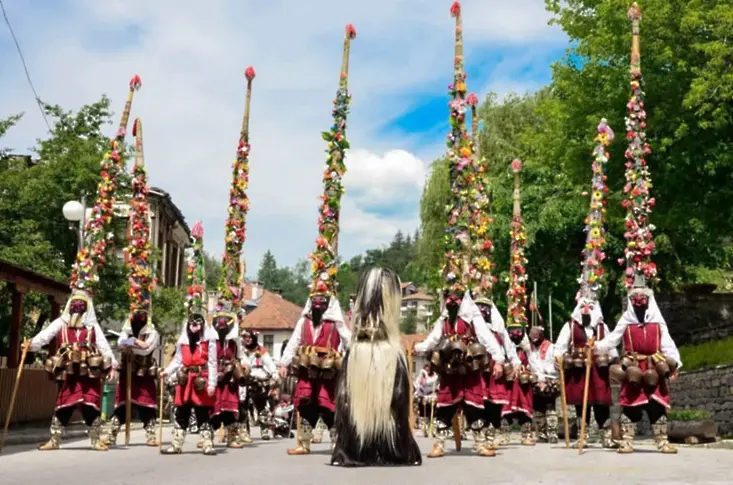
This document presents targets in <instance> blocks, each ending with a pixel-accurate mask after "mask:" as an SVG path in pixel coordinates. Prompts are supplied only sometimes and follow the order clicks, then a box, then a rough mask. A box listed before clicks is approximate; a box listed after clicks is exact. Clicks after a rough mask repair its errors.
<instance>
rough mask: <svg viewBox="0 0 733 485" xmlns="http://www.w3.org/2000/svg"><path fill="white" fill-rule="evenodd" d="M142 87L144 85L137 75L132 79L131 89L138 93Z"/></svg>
mask: <svg viewBox="0 0 733 485" xmlns="http://www.w3.org/2000/svg"><path fill="white" fill-rule="evenodd" d="M142 85H143V83H142V81H141V80H140V76H138V75H137V74H135V75H134V76H132V79H130V89H132V90H134V91H137V90H138V89H140V87H141V86H142Z"/></svg>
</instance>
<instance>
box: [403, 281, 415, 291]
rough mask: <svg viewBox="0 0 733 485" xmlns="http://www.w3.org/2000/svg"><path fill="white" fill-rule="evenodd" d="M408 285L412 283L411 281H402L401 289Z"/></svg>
mask: <svg viewBox="0 0 733 485" xmlns="http://www.w3.org/2000/svg"><path fill="white" fill-rule="evenodd" d="M410 285H412V281H405V282H404V283H402V289H403V290H404V289H405V288H407V287H408V286H410ZM413 286H414V285H413Z"/></svg>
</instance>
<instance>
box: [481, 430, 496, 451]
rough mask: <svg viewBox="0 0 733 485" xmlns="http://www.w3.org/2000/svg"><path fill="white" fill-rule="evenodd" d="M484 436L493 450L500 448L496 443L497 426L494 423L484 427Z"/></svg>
mask: <svg viewBox="0 0 733 485" xmlns="http://www.w3.org/2000/svg"><path fill="white" fill-rule="evenodd" d="M484 436H485V438H486V446H488V447H489V448H490V449H492V450H496V449H498V448H499V446H498V445H497V444H496V428H494V426H493V425H492V424H490V425H488V426H487V427H485V428H484Z"/></svg>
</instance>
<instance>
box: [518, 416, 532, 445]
mask: <svg viewBox="0 0 733 485" xmlns="http://www.w3.org/2000/svg"><path fill="white" fill-rule="evenodd" d="M521 433H522V446H534V445H535V443H536V441H535V440H534V437H533V436H532V422H531V421H530V422H528V423H524V424H523V425H522V427H521Z"/></svg>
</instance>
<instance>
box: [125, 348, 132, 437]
mask: <svg viewBox="0 0 733 485" xmlns="http://www.w3.org/2000/svg"><path fill="white" fill-rule="evenodd" d="M126 360H127V369H126V371H125V377H126V379H127V385H126V386H125V387H126V388H127V389H126V391H125V392H126V393H127V396H126V398H127V399H126V401H125V448H127V447H128V446H129V444H130V421H132V351H131V350H128V351H127V359H126Z"/></svg>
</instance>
